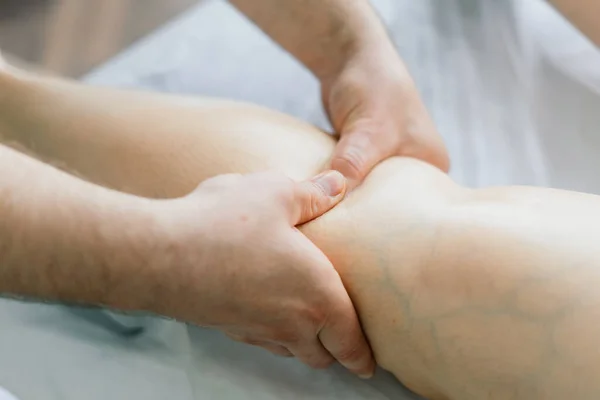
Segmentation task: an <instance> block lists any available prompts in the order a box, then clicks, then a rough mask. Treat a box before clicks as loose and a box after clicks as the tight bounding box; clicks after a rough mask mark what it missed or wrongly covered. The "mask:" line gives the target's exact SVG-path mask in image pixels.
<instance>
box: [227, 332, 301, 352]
mask: <svg viewBox="0 0 600 400" xmlns="http://www.w3.org/2000/svg"><path fill="white" fill-rule="evenodd" d="M226 335H227V336H228V337H229V338H230V339H231V340H234V341H236V342H240V343H244V344H248V345H250V346H257V347H262V348H263V349H265V350H268V351H270V352H271V353H273V354H275V355H278V356H281V357H293V356H294V355H293V354H292V353H291V352H290V351H289V350H288V349H286V348H285V347H283V346H281V345H279V344H276V343H269V342H266V341H263V340H257V339H252V338H250V337H247V336H242V335H237V334H235V333H226Z"/></svg>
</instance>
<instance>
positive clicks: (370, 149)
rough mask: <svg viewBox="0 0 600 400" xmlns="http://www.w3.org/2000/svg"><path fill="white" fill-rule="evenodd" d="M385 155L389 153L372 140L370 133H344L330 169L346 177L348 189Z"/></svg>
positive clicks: (359, 180) (355, 184)
mask: <svg viewBox="0 0 600 400" xmlns="http://www.w3.org/2000/svg"><path fill="white" fill-rule="evenodd" d="M390 153H391V152H390ZM387 156H389V154H386V153H385V152H384V151H382V150H381V149H380V148H379V146H378V144H377V143H375V142H374V139H373V135H372V134H370V133H368V132H365V131H358V132H351V133H346V134H345V135H343V136H342V138H341V139H340V141H339V142H338V144H337V146H336V148H335V151H334V153H333V157H332V158H331V169H334V170H336V171H339V172H340V173H341V174H342V175H344V176H345V177H346V178H347V179H348V190H352V189H354V188H355V187H356V186H358V185H359V184H361V183H362V181H363V180H364V179H365V177H366V176H367V175H368V174H369V172H371V170H372V169H373V167H374V166H375V165H377V164H378V163H379V162H380V161H382V160H383V159H385V158H386V157H387Z"/></svg>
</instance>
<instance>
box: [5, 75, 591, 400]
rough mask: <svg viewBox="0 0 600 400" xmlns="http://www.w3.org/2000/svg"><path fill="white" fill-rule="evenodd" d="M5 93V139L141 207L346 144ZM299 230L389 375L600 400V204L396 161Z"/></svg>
mask: <svg viewBox="0 0 600 400" xmlns="http://www.w3.org/2000/svg"><path fill="white" fill-rule="evenodd" d="M3 88H4V90H3V93H7V94H10V96H9V98H10V99H11V101H10V102H9V103H6V104H5V105H3V107H0V109H2V110H4V111H5V113H4V114H3V115H2V116H1V117H0V122H1V124H2V126H3V132H5V136H6V139H7V140H10V141H11V142H13V143H17V144H18V145H20V146H25V147H27V148H28V149H30V151H33V152H35V153H36V154H37V155H38V157H40V158H42V159H44V160H49V161H52V162H57V163H58V165H63V166H64V167H65V168H68V169H70V170H73V171H75V172H77V173H78V174H80V175H82V176H84V177H86V178H87V179H89V180H90V181H93V182H97V183H100V184H102V185H104V186H107V187H110V188H114V189H118V190H122V191H125V192H129V193H132V194H136V195H141V196H148V197H160V198H170V197H178V196H181V195H185V194H186V193H188V192H190V191H192V190H193V189H194V187H195V186H196V185H197V184H198V183H199V182H201V181H203V180H205V179H209V178H211V177H213V176H215V175H218V174H223V173H232V172H238V173H251V172H257V171H262V170H265V169H276V170H278V171H281V172H283V173H285V174H286V175H288V176H291V177H293V178H295V179H304V178H307V177H310V176H312V175H313V174H315V173H317V172H318V171H321V170H323V169H325V168H326V167H327V165H328V162H329V159H330V158H331V156H332V154H333V152H334V149H335V144H336V143H335V140H334V139H333V138H332V137H330V136H328V135H326V134H324V133H322V132H320V131H319V130H317V129H315V128H314V127H312V126H310V125H308V124H305V123H302V122H300V121H297V120H295V119H293V118H290V117H288V116H285V115H282V114H279V113H276V112H272V111H269V110H265V109H263V108H260V107H255V106H251V105H243V104H237V103H232V102H225V101H216V100H215V101H212V100H207V99H192V98H186V99H184V98H178V97H173V96H160V95H152V94H141V93H129V92H121V91H113V90H110V89H99V88H91V87H86V86H80V85H77V84H69V83H64V82H59V81H49V80H40V79H37V78H27V77H24V78H22V79H19V80H17V81H12V84H11V85H8V86H3ZM40 104H43V105H44V106H43V107H40V106H39V105H40ZM301 230H302V232H303V233H305V234H306V235H307V236H308V237H309V238H310V239H311V240H312V241H313V242H314V243H315V244H317V245H318V247H319V248H320V249H321V250H322V251H323V252H324V253H325V254H326V255H327V257H328V258H329V260H331V262H332V263H333V264H334V266H335V267H336V269H337V271H338V273H339V275H340V277H341V279H342V281H343V283H344V285H345V287H346V289H347V290H348V292H349V294H350V296H351V298H352V301H353V303H354V305H355V308H356V310H357V312H358V314H359V317H360V320H361V322H362V325H363V328H364V330H365V332H366V334H367V336H368V338H369V341H370V344H371V346H372V348H373V350H374V352H375V356H376V359H377V362H378V363H379V364H380V365H381V366H382V367H383V368H385V369H388V370H390V371H391V372H393V373H394V374H395V375H396V376H397V377H398V379H400V380H401V381H402V382H403V383H405V384H406V385H407V386H408V387H409V388H411V389H413V390H414V391H415V392H417V393H419V394H421V395H423V396H425V397H426V398H429V399H436V400H437V399H440V400H444V399H450V400H464V399H467V400H469V399H473V400H475V399H524V400H525V399H527V400H530V399H540V400H541V399H550V400H553V399H556V400H559V399H565V398H577V399H596V398H598V395H599V393H600V382H599V381H598V379H597V378H596V377H597V376H598V373H600V357H598V355H599V354H598V350H597V349H598V339H597V338H598V337H600V323H599V319H600V294H599V292H598V290H597V287H598V286H599V285H600V255H598V252H597V250H596V249H597V245H596V241H597V238H598V237H599V236H600V199H599V198H598V197H596V196H592V195H586V194H580V193H573V192H565V191H558V190H550V189H540V188H527V187H503V188H488V189H478V190H473V189H468V188H464V187H460V186H458V185H456V184H455V183H453V182H452V181H451V180H450V179H449V178H448V176H446V175H445V174H443V173H442V172H441V171H440V170H439V169H437V168H435V167H432V166H429V165H427V164H425V163H422V162H420V161H417V160H415V159H412V158H391V159H389V160H387V161H385V162H383V163H381V164H380V165H379V166H377V167H376V168H375V169H374V170H373V172H372V173H371V174H370V175H369V176H368V177H367V179H366V180H365V182H364V183H363V184H362V185H361V186H359V187H358V188H357V189H356V190H354V191H353V192H352V193H350V194H349V195H348V196H347V198H346V199H345V200H344V201H342V202H341V203H340V204H339V205H338V206H337V207H336V208H334V209H333V210H331V211H330V212H328V213H327V214H325V215H324V216H322V217H321V218H318V219H317V220H315V221H313V222H311V223H309V224H306V225H304V226H302V227H301Z"/></svg>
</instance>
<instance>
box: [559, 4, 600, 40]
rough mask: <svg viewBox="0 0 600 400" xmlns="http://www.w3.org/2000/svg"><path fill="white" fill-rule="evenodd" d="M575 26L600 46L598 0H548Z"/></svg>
mask: <svg viewBox="0 0 600 400" xmlns="http://www.w3.org/2000/svg"><path fill="white" fill-rule="evenodd" d="M548 2H549V3H550V4H552V5H553V6H554V7H556V9H557V10H558V11H560V12H561V13H562V14H563V15H564V16H565V17H567V18H568V19H569V20H570V21H571V22H572V23H573V25H575V26H576V27H577V28H579V30H580V31H581V32H582V33H584V34H585V35H587V36H588V37H589V38H590V40H591V41H592V42H594V43H595V44H596V46H600V24H599V23H598V18H600V17H599V16H600V3H598V2H597V1H596V0H548Z"/></svg>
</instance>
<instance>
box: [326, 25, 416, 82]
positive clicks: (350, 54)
mask: <svg viewBox="0 0 600 400" xmlns="http://www.w3.org/2000/svg"><path fill="white" fill-rule="evenodd" d="M392 65H400V66H401V70H402V71H405V69H404V63H403V62H402V59H401V58H400V56H399V54H398V52H397V50H396V48H395V47H394V45H393V43H392V42H391V40H390V39H389V38H388V37H387V35H386V34H383V35H381V36H379V38H373V39H370V40H369V39H368V38H362V39H361V40H360V43H357V44H355V45H354V46H353V47H352V48H351V50H349V51H347V52H346V53H345V55H344V57H343V58H342V59H340V60H339V61H338V62H337V63H334V62H331V63H330V64H329V65H328V66H327V67H323V68H321V69H319V70H318V72H315V75H316V76H317V78H318V79H319V81H320V82H321V84H326V83H328V82H333V81H335V80H337V79H338V78H339V77H340V76H341V75H343V74H344V73H345V72H346V71H349V70H356V69H364V70H365V71H367V70H368V71H373V70H380V69H390V68H393V67H392ZM395 70H398V69H397V68H395Z"/></svg>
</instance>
